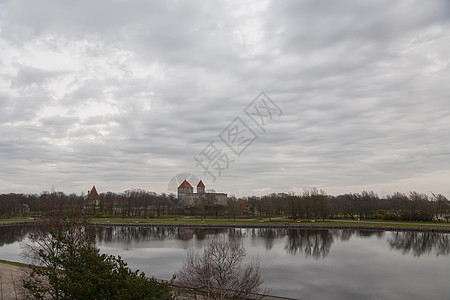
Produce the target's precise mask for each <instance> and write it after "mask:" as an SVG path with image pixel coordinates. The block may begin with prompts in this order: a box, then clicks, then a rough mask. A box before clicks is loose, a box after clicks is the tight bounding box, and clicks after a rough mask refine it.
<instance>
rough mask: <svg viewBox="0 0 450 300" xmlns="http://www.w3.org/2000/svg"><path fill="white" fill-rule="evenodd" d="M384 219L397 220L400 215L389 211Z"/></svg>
mask: <svg viewBox="0 0 450 300" xmlns="http://www.w3.org/2000/svg"><path fill="white" fill-rule="evenodd" d="M383 220H390V221H397V220H398V217H397V215H396V214H392V213H387V214H384V215H383Z"/></svg>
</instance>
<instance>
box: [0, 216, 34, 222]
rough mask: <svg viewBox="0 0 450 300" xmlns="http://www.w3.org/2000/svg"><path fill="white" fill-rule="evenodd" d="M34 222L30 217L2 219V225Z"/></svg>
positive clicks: (0, 220)
mask: <svg viewBox="0 0 450 300" xmlns="http://www.w3.org/2000/svg"><path fill="white" fill-rule="evenodd" d="M31 221H34V219H33V218H28V217H15V218H9V219H0V223H13V222H31Z"/></svg>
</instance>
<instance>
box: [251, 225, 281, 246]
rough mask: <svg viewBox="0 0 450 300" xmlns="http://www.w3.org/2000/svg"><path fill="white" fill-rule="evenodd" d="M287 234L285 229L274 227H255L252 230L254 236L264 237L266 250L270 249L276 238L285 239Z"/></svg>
mask: <svg viewBox="0 0 450 300" xmlns="http://www.w3.org/2000/svg"><path fill="white" fill-rule="evenodd" d="M286 235H287V233H286V230H285V229H274V228H260V229H255V228H253V230H252V231H251V232H250V236H251V237H252V238H256V237H261V238H264V246H265V249H266V250H270V249H272V247H273V244H274V242H275V240H276V239H283V238H284V237H285V236H286Z"/></svg>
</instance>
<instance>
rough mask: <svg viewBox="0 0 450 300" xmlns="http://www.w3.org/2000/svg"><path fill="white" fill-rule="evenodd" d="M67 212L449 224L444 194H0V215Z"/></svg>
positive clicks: (447, 202)
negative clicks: (195, 197) (224, 197)
mask: <svg viewBox="0 0 450 300" xmlns="http://www.w3.org/2000/svg"><path fill="white" fill-rule="evenodd" d="M206 195H207V194H206ZM71 209H84V210H87V211H89V212H92V213H93V214H94V215H96V216H98V217H131V216H133V217H141V218H142V217H144V218H145V217H150V218H153V217H159V216H161V215H173V216H177V215H179V214H181V215H200V216H216V217H218V216H228V217H232V218H236V217H239V216H252V217H271V216H274V215H281V216H283V215H287V216H290V217H291V218H292V219H293V220H298V219H308V220H310V219H315V220H317V219H325V218H338V217H341V218H343V217H348V218H361V219H369V218H375V219H382V218H383V219H387V220H411V221H413V220H415V221H418V220H424V221H430V220H433V219H446V220H447V221H448V219H449V217H450V202H449V200H448V199H447V198H446V197H445V196H444V195H442V194H437V195H435V194H433V195H432V196H428V195H426V194H421V193H417V192H410V193H409V194H404V193H394V194H392V195H388V196H386V197H379V196H378V195H377V194H375V193H374V192H367V191H363V192H361V193H356V194H343V195H338V196H331V195H327V194H326V193H325V191H323V190H317V189H314V188H313V189H310V190H306V191H304V193H303V194H294V193H277V194H275V193H274V194H269V195H265V196H262V197H257V196H251V197H243V198H239V199H237V198H236V197H233V196H232V197H229V198H228V202H227V205H223V204H220V203H217V202H216V201H215V200H214V197H206V196H205V197H204V198H202V199H200V200H199V201H197V202H196V203H194V204H193V205H187V204H186V203H183V202H182V201H181V200H179V199H178V198H177V197H176V195H174V194H164V193H162V194H157V193H154V192H149V191H145V190H128V191H125V192H123V193H112V192H107V193H102V194H100V195H98V196H97V197H95V198H90V197H88V196H85V195H76V194H70V195H66V194H64V193H62V192H51V193H49V192H43V193H42V194H40V195H36V194H31V195H25V194H1V195H0V217H12V216H30V215H31V216H32V215H47V214H49V213H51V212H53V211H67V210H71Z"/></svg>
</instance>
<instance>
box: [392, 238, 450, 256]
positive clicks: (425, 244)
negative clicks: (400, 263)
mask: <svg viewBox="0 0 450 300" xmlns="http://www.w3.org/2000/svg"><path fill="white" fill-rule="evenodd" d="M387 241H388V243H389V246H391V249H394V250H399V251H401V252H402V253H403V254H409V253H411V254H412V255H414V256H421V255H423V254H427V253H432V252H435V253H436V255H448V254H449V253H450V239H449V235H448V234H445V233H436V232H395V233H392V234H391V236H390V237H389V238H388V239H387Z"/></svg>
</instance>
